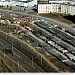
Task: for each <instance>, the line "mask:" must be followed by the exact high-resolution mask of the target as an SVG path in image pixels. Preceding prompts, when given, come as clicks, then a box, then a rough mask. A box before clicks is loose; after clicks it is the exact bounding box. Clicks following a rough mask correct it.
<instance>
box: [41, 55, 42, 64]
mask: <svg viewBox="0 0 75 75" xmlns="http://www.w3.org/2000/svg"><path fill="white" fill-rule="evenodd" d="M41 64H42V55H41Z"/></svg>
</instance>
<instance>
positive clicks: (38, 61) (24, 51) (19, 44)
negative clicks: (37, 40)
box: [6, 40, 50, 72]
mask: <svg viewBox="0 0 75 75" xmlns="http://www.w3.org/2000/svg"><path fill="white" fill-rule="evenodd" d="M6 41H7V40H6ZM17 42H18V41H17ZM16 45H17V46H16V47H17V48H18V49H20V46H19V45H20V44H16ZM14 46H15V45H14ZM24 49H25V47H24ZM21 52H22V53H23V54H25V53H26V52H25V51H24V50H21ZM25 55H26V56H27V57H29V58H30V60H31V56H29V54H27V53H26V54H25ZM35 56H36V55H34V57H35ZM38 60H39V59H38V58H37V61H38ZM34 62H36V57H35V58H34ZM36 63H37V64H38V65H39V66H40V67H41V68H42V69H44V70H45V71H48V69H46V68H45V67H44V68H43V66H44V65H45V63H46V62H44V61H43V64H42V65H40V61H38V62H36ZM49 72H50V71H49Z"/></svg>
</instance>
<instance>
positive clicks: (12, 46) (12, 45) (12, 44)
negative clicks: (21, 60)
mask: <svg viewBox="0 0 75 75" xmlns="http://www.w3.org/2000/svg"><path fill="white" fill-rule="evenodd" d="M12 52H13V41H12Z"/></svg>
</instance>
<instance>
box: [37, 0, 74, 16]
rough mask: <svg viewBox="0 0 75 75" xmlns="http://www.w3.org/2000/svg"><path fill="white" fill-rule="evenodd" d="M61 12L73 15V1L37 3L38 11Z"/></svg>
mask: <svg viewBox="0 0 75 75" xmlns="http://www.w3.org/2000/svg"><path fill="white" fill-rule="evenodd" d="M51 12H52V13H63V14H70V15H75V1H51V0H49V1H48V3H44V2H43V3H39V4H38V13H51Z"/></svg>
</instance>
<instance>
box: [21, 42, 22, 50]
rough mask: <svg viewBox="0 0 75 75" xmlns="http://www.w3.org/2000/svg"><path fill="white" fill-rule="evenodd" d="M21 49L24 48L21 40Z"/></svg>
mask: <svg viewBox="0 0 75 75" xmlns="http://www.w3.org/2000/svg"><path fill="white" fill-rule="evenodd" d="M21 50H22V42H21Z"/></svg>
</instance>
